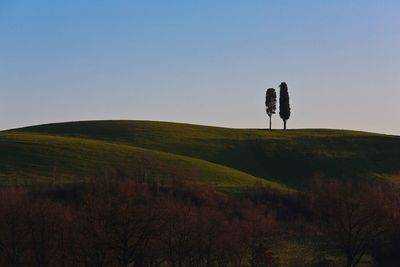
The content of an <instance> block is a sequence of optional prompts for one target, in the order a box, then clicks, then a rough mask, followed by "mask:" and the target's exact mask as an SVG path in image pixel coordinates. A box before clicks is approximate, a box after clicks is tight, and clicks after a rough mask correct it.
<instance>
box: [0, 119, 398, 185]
mask: <svg viewBox="0 0 400 267" xmlns="http://www.w3.org/2000/svg"><path fill="white" fill-rule="evenodd" d="M6 133H7V134H12V133H21V134H28V133H36V134H48V135H55V136H63V137H74V138H79V140H98V142H99V141H102V142H107V143H108V144H109V145H111V144H110V143H112V144H114V145H118V146H120V145H124V146H125V147H127V146H134V147H136V149H137V148H139V147H140V148H143V149H148V150H152V151H162V152H166V153H169V154H175V155H183V156H188V157H190V158H197V159H201V160H203V161H207V162H213V163H216V164H219V165H224V166H227V167H229V168H232V169H236V170H239V171H241V172H245V173H248V174H250V175H252V176H255V177H261V178H265V179H266V178H268V179H272V180H274V181H276V182H279V183H283V184H286V185H290V186H296V187H299V186H302V185H305V184H307V183H308V182H310V181H311V180H312V179H313V178H314V177H315V176H325V177H337V178H343V179H376V178H378V179H386V178H388V177H391V176H394V175H396V174H398V173H399V171H400V138H399V137H397V136H388V135H380V134H372V133H365V132H356V131H344V130H324V129H308V130H289V131H286V132H284V131H278V130H276V131H265V130H257V129H228V128H218V127H209V126H198V125H190V124H178V123H167V122H149V121H90V122H71V123H60V124H49V125H42V126H35V127H28V128H23V129H18V130H14V131H9V132H6ZM6 133H3V135H4V134H6Z"/></svg>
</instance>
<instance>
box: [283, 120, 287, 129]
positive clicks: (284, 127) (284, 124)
mask: <svg viewBox="0 0 400 267" xmlns="http://www.w3.org/2000/svg"><path fill="white" fill-rule="evenodd" d="M283 130H286V120H284V121H283Z"/></svg>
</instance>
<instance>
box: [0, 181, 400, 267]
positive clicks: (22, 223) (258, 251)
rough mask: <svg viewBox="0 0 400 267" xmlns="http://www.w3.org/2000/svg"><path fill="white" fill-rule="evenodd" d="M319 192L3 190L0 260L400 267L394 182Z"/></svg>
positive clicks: (126, 186)
mask: <svg viewBox="0 0 400 267" xmlns="http://www.w3.org/2000/svg"><path fill="white" fill-rule="evenodd" d="M315 192H316V193H308V194H304V193H301V194H299V193H290V194H282V193H278V192H277V191H275V190H271V189H268V188H266V187H264V186H257V187H249V188H247V190H246V194H242V195H241V196H240V198H238V197H228V196H226V195H222V194H220V193H217V192H216V191H214V190H212V189H211V188H210V187H205V186H203V185H193V184H190V185H185V184H182V183H177V184H172V185H169V186H162V185H157V184H153V185H151V186H149V185H146V184H143V183H138V182H133V181H127V180H118V181H117V180H112V181H111V180H104V181H97V182H95V183H89V184H85V185H80V186H73V187H65V186H64V187H55V186H50V187H47V188H44V187H40V188H37V189H34V188H30V189H29V190H27V189H23V188H10V187H8V188H3V189H2V190H0V265H1V266H85V267H89V266H93V267H105V266H136V267H152V266H154V267H159V266H160V267H161V266H164V267H168V266H171V267H173V266H179V267H192V266H193V267H202V266H204V267H230V266H232V267H246V266H248V267H266V266H348V267H354V266H358V265H360V264H364V265H365V264H368V263H369V264H372V262H374V264H375V265H378V266H398V264H399V262H400V261H399V260H400V259H399V257H398V253H397V251H398V249H399V248H400V242H399V240H400V234H399V233H400V228H399V225H400V216H399V215H400V214H399V210H400V200H399V197H398V196H399V192H400V191H399V189H398V188H396V187H394V186H393V187H385V188H384V187H381V186H378V185H376V184H374V185H363V186H355V185H352V184H347V183H342V182H328V183H326V182H320V183H318V184H317V186H316V188H315ZM305 248H306V249H308V250H310V251H311V250H314V251H318V253H310V251H307V252H306V253H304V251H303V250H304V249H305ZM302 251H303V252H302ZM302 253H304V254H302ZM288 256H290V257H288ZM367 256H368V257H367ZM368 258H369V260H368Z"/></svg>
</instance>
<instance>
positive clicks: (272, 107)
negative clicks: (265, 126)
mask: <svg viewBox="0 0 400 267" xmlns="http://www.w3.org/2000/svg"><path fill="white" fill-rule="evenodd" d="M265 108H266V111H267V115H268V117H269V129H270V130H271V129H272V124H271V117H272V114H275V111H276V92H275V89H274V88H269V89H268V90H267V92H266V94H265Z"/></svg>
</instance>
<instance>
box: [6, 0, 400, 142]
mask: <svg viewBox="0 0 400 267" xmlns="http://www.w3.org/2000/svg"><path fill="white" fill-rule="evenodd" d="M399 11H400V1H398V0H392V1H391V0H385V1H383V0H375V1H372V0H353V1H349V0H332V1H323V0H305V1H299V0H279V1H278V0H274V1H272V0H271V1H267V0H264V1H257V0H251V1H244V0H237V1H235V0H225V1H224V0H209V1H197V0H192V1H190V0H180V1H176V0H168V1H165V0H159V1H153V0H143V1H129V0H108V1H103V0H92V1H90V0H35V1H32V0H1V1H0V129H9V128H14V127H19V126H27V125H34V124H39V123H48V122H60V121H75V120H91V119H141V120H143V119H145V120H165V121H178V122H189V123H196V124H209V125H218V126H228V127H257V128H261V127H266V126H267V116H266V114H265V108H264V94H265V90H266V89H267V88H269V87H275V88H277V87H278V85H279V83H280V82H282V81H286V82H287V83H288V86H289V93H290V97H291V106H292V117H291V118H290V120H289V122H288V126H289V127H290V128H310V127H312V128H345V129H358V130H367V131H374V132H383V133H390V134H398V135H399V134H400V122H399V115H400V104H399V101H400V30H399V29H400V16H399V15H398V14H399ZM273 126H275V127H279V128H280V127H282V122H281V121H280V119H279V115H278V114H277V115H275V118H274V120H273Z"/></svg>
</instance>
